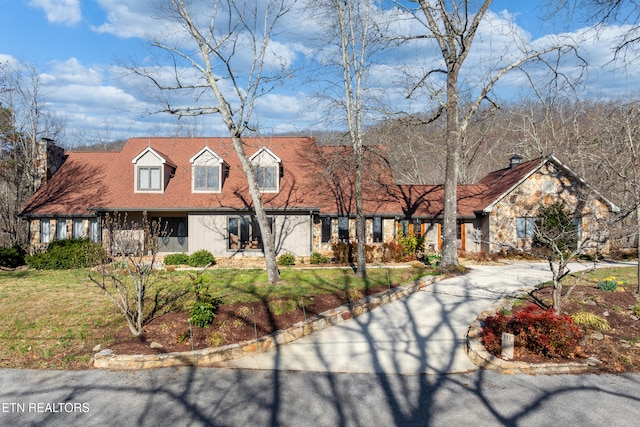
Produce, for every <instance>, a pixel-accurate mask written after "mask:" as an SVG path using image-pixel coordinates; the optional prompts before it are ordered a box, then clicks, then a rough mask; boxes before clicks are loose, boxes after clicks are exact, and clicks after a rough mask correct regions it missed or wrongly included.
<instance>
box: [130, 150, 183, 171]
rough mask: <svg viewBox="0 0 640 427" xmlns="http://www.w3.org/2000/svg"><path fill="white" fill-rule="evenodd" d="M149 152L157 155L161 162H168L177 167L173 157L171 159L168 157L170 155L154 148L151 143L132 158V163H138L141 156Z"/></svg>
mask: <svg viewBox="0 0 640 427" xmlns="http://www.w3.org/2000/svg"><path fill="white" fill-rule="evenodd" d="M147 153H151V154H153V155H154V156H156V157H157V158H158V159H159V160H160V162H161V163H162V164H167V165H169V166H171V167H174V168H175V167H176V164H175V163H173V162H172V161H171V159H169V157H168V156H166V155H164V154H162V153H161V152H160V151H158V150H155V149H153V147H151V145H149V146H147V148H145V149H144V150H142V151H141V152H140V154H138V155H137V156H135V157H134V158H133V159H132V160H131V163H133V164H136V163H138V160H140V158H141V157H142V156H144V155H145V154H147Z"/></svg>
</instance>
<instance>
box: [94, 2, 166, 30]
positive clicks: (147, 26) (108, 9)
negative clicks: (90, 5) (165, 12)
mask: <svg viewBox="0 0 640 427" xmlns="http://www.w3.org/2000/svg"><path fill="white" fill-rule="evenodd" d="M98 3H99V4H100V7H101V8H102V9H103V10H104V12H105V13H106V15H107V19H106V22H104V23H103V24H101V25H98V26H91V29H92V30H93V31H95V32H96V33H100V34H104V33H106V34H113V35H114V36H117V37H121V38H130V37H139V38H145V37H147V35H148V34H151V33H153V32H155V29H156V28H159V27H162V26H163V25H164V23H162V22H161V21H159V20H157V19H154V18H153V10H152V9H151V8H150V7H149V2H147V1H131V0H98Z"/></svg>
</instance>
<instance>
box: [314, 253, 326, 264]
mask: <svg viewBox="0 0 640 427" xmlns="http://www.w3.org/2000/svg"><path fill="white" fill-rule="evenodd" d="M329 261H330V260H329V258H328V257H326V256H323V255H322V254H320V253H319V252H314V253H312V254H311V256H310V257H309V263H310V264H326V263H328V262H329Z"/></svg>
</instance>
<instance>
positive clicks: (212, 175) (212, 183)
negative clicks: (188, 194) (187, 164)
mask: <svg viewBox="0 0 640 427" xmlns="http://www.w3.org/2000/svg"><path fill="white" fill-rule="evenodd" d="M193 172H194V175H195V177H194V184H193V188H194V190H196V191H220V166H194V167H193Z"/></svg>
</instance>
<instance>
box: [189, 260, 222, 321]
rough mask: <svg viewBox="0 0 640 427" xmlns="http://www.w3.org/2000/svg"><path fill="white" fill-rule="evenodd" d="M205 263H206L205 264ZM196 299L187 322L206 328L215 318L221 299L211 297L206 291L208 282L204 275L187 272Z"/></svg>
mask: <svg viewBox="0 0 640 427" xmlns="http://www.w3.org/2000/svg"><path fill="white" fill-rule="evenodd" d="M205 265H206V264H205ZM189 278H190V279H191V282H192V286H193V291H194V293H195V296H196V300H195V302H194V303H193V304H191V308H190V309H189V314H190V317H189V323H191V324H192V325H194V326H198V327H201V328H206V327H208V326H209V325H211V324H212V323H213V320H214V319H215V318H216V313H217V311H218V307H220V305H222V299H220V298H215V297H212V296H211V295H210V294H209V291H208V288H209V286H208V284H207V283H206V281H205V278H204V276H201V275H196V276H194V275H192V274H189Z"/></svg>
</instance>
